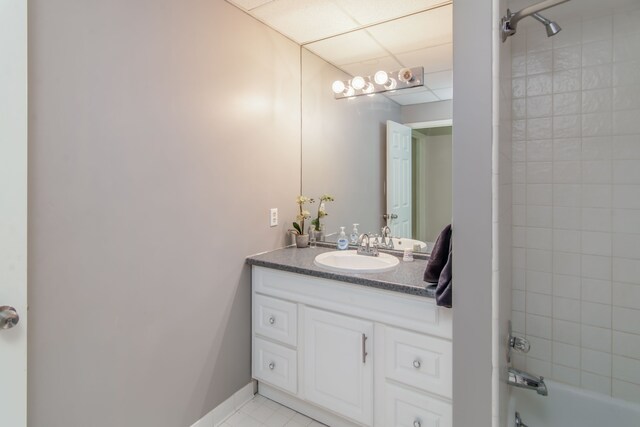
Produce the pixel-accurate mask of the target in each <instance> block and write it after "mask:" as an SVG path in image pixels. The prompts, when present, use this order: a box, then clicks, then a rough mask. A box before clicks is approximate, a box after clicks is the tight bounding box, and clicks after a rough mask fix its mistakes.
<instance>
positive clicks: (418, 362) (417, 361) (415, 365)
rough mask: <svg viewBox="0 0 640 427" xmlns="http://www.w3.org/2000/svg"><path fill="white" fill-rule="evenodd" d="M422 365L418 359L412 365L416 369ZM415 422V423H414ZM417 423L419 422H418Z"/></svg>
mask: <svg viewBox="0 0 640 427" xmlns="http://www.w3.org/2000/svg"><path fill="white" fill-rule="evenodd" d="M421 365H422V363H420V361H419V360H418V359H416V360H414V361H413V367H414V368H416V369H419V368H420V366H421ZM414 424H415V423H414ZM418 424H419V423H418Z"/></svg>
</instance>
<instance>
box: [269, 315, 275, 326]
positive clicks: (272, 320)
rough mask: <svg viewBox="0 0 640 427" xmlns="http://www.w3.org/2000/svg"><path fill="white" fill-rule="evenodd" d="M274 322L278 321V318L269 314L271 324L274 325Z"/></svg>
mask: <svg viewBox="0 0 640 427" xmlns="http://www.w3.org/2000/svg"><path fill="white" fill-rule="evenodd" d="M274 323H276V318H275V317H274V316H269V324H270V325H273V324H274Z"/></svg>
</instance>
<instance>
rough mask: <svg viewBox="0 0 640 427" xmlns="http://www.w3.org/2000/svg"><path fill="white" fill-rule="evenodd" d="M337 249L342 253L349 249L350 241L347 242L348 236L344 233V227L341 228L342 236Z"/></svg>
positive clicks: (339, 236) (339, 238)
mask: <svg viewBox="0 0 640 427" xmlns="http://www.w3.org/2000/svg"><path fill="white" fill-rule="evenodd" d="M336 247H337V248H338V249H339V250H341V251H343V250H345V249H347V248H348V247H349V240H347V235H346V234H345V232H344V227H340V234H339V235H338V243H337V245H336Z"/></svg>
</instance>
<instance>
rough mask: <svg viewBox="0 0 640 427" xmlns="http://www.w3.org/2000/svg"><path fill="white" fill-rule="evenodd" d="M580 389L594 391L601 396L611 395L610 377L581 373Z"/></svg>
mask: <svg viewBox="0 0 640 427" xmlns="http://www.w3.org/2000/svg"><path fill="white" fill-rule="evenodd" d="M581 384H582V388H585V389H587V390H591V391H595V392H597V393H602V394H608V395H610V394H611V377H605V376H602V375H596V374H592V373H590V372H586V371H582V374H581Z"/></svg>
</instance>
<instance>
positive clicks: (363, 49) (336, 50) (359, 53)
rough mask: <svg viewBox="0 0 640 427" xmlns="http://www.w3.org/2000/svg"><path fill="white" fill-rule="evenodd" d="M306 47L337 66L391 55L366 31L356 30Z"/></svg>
mask: <svg viewBox="0 0 640 427" xmlns="http://www.w3.org/2000/svg"><path fill="white" fill-rule="evenodd" d="M306 47H307V48H308V49H309V50H310V51H312V52H313V53H315V54H316V55H318V56H319V57H321V58H323V59H324V60H325V61H328V62H330V63H332V64H333V65H337V66H341V65H344V64H353V63H356V62H364V61H367V60H369V59H371V58H381V57H384V56H389V53H388V52H387V51H386V50H385V49H383V48H382V47H380V45H379V44H378V43H377V42H376V41H375V40H374V39H373V38H372V37H371V36H370V35H369V33H367V32H366V31H354V32H353V33H347V34H343V35H340V36H336V37H331V38H329V39H326V40H321V41H319V42H316V43H311V44H308V45H307V46H306Z"/></svg>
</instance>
